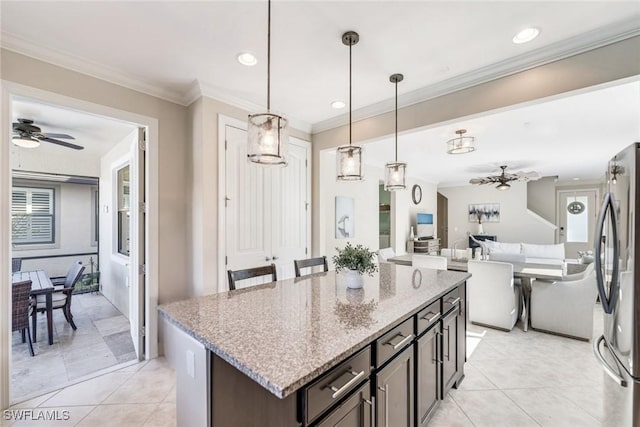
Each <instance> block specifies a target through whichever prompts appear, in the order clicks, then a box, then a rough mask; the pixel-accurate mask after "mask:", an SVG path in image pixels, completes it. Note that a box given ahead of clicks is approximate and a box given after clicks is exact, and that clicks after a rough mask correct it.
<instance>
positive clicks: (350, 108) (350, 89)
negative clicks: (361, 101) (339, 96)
mask: <svg viewBox="0 0 640 427" xmlns="http://www.w3.org/2000/svg"><path fill="white" fill-rule="evenodd" d="M352 47H353V43H349V146H351V111H352V110H353V108H352V105H351V92H352V88H351V48H352Z"/></svg>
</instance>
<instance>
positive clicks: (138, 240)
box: [129, 128, 146, 360]
mask: <svg viewBox="0 0 640 427" xmlns="http://www.w3.org/2000/svg"><path fill="white" fill-rule="evenodd" d="M137 142H138V143H137V144H133V146H132V147H131V166H132V167H131V169H130V170H131V205H130V212H131V222H130V226H129V227H130V230H129V236H131V246H130V248H131V252H130V257H131V259H130V264H129V274H130V276H129V286H130V287H129V323H130V329H131V338H132V340H133V347H134V348H135V350H136V355H137V356H138V360H144V358H145V347H144V319H145V284H146V281H145V276H146V273H145V268H146V267H145V259H146V258H145V252H146V250H145V249H146V248H145V244H146V239H145V215H146V213H145V211H146V197H145V194H146V193H145V151H146V137H145V129H144V128H139V129H138V141H137Z"/></svg>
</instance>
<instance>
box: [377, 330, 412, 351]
mask: <svg viewBox="0 0 640 427" xmlns="http://www.w3.org/2000/svg"><path fill="white" fill-rule="evenodd" d="M396 337H404V339H403V340H402V341H400V342H399V343H398V344H394V343H392V342H391V341H392V340H393V339H394V338H396ZM412 339H413V334H409V335H407V336H406V337H405V336H404V335H402V333H398V335H396V336H395V337H393V338H391V339H390V340H389V341H387V342H386V343H384V344H385V345H390V346H393V349H394V350H397V349H399V348H400V347H402V346H403V345H405V344H406V343H407V342H409V341H411V340H412Z"/></svg>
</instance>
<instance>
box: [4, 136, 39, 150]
mask: <svg viewBox="0 0 640 427" xmlns="http://www.w3.org/2000/svg"><path fill="white" fill-rule="evenodd" d="M11 142H13V145H17V146H18V147H22V148H38V147H39V146H40V141H38V140H37V139H35V138H32V137H30V136H14V137H13V138H11Z"/></svg>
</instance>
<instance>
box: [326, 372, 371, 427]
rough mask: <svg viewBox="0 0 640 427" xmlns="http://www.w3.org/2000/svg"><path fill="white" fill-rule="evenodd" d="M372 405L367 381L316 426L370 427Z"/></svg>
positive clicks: (369, 385) (369, 386)
mask: <svg viewBox="0 0 640 427" xmlns="http://www.w3.org/2000/svg"><path fill="white" fill-rule="evenodd" d="M372 404H373V403H372V401H371V384H370V382H369V381H367V382H366V383H364V384H363V385H362V386H361V387H360V388H359V389H358V390H357V391H356V392H354V393H353V395H352V396H351V397H350V398H348V399H347V400H345V401H344V402H343V403H342V404H341V405H340V406H338V407H337V408H335V409H334V410H333V411H331V413H330V414H329V415H327V417H326V418H325V419H324V420H323V421H322V422H320V423H319V424H317V426H318V427H371V426H372V424H371V415H372V414H371V411H372Z"/></svg>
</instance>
